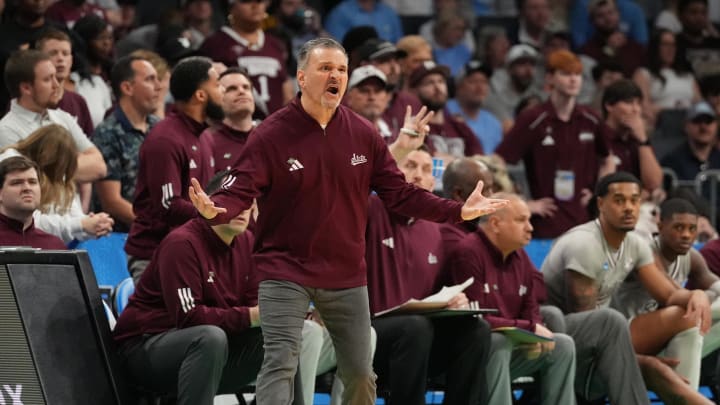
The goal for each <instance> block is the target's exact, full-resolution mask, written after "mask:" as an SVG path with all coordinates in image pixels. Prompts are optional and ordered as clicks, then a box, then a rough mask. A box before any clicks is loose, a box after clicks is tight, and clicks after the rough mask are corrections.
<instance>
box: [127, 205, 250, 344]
mask: <svg viewBox="0 0 720 405" xmlns="http://www.w3.org/2000/svg"><path fill="white" fill-rule="evenodd" d="M253 240H254V239H253V236H252V234H251V233H250V232H249V231H246V232H245V233H242V234H240V235H238V236H236V237H235V239H234V240H233V241H232V243H231V244H230V245H229V246H228V245H226V244H225V242H223V241H222V240H221V239H220V238H219V237H218V236H217V234H216V233H215V232H214V231H213V230H212V228H211V227H210V225H209V224H208V223H207V221H205V220H203V219H201V218H196V219H194V220H191V221H189V222H188V223H186V224H185V225H183V226H181V227H179V228H176V229H175V230H174V231H172V232H171V233H170V234H169V235H168V236H167V237H166V238H165V239H164V240H163V242H162V243H161V244H160V246H159V247H158V248H157V250H156V252H155V254H154V255H153V258H152V260H151V261H150V264H149V265H148V267H147V269H146V270H145V272H144V273H143V275H142V277H141V278H140V281H139V282H138V285H137V287H136V288H135V293H134V294H133V295H132V296H131V297H130V301H129V302H128V305H127V307H126V308H125V310H124V311H123V313H122V314H121V315H120V318H119V319H118V323H117V326H115V330H114V337H115V340H116V341H118V342H123V341H125V340H127V339H130V338H132V337H135V336H140V335H143V334H150V335H152V334H157V333H161V332H165V331H167V330H169V329H172V328H178V329H180V328H188V327H191V326H196V325H215V326H218V327H220V328H221V329H223V330H224V331H226V332H227V333H228V334H229V335H232V334H237V333H238V332H241V331H243V330H245V329H247V328H248V327H250V312H249V307H252V306H255V305H257V288H258V281H257V278H256V273H255V271H254V267H253V261H252V244H253Z"/></svg>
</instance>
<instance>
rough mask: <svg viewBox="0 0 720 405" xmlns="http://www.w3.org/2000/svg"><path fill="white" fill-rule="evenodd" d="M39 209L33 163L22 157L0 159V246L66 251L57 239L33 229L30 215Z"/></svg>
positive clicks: (35, 169) (37, 181) (36, 171)
mask: <svg viewBox="0 0 720 405" xmlns="http://www.w3.org/2000/svg"><path fill="white" fill-rule="evenodd" d="M0 159H2V158H1V157H0ZM39 206H40V180H38V167H37V165H36V164H35V162H33V161H32V160H30V159H28V158H26V157H23V156H12V157H9V158H7V159H2V160H0V246H29V247H33V248H39V249H65V248H66V247H65V244H64V243H63V242H62V241H61V240H60V238H58V237H56V236H53V235H50V234H49V233H45V232H43V231H41V230H39V229H36V228H35V223H34V221H33V212H35V210H36V209H38V207H39Z"/></svg>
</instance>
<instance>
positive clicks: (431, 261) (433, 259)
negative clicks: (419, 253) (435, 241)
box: [428, 253, 438, 264]
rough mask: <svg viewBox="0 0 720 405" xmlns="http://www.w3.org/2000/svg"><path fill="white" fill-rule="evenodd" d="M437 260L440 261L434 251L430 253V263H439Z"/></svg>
mask: <svg viewBox="0 0 720 405" xmlns="http://www.w3.org/2000/svg"><path fill="white" fill-rule="evenodd" d="M437 262H438V260H437V256H435V255H434V254H432V253H428V263H429V264H437Z"/></svg>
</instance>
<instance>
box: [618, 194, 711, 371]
mask: <svg viewBox="0 0 720 405" xmlns="http://www.w3.org/2000/svg"><path fill="white" fill-rule="evenodd" d="M697 224H698V211H697V209H696V208H695V206H693V205H692V203H691V202H690V201H688V200H685V199H682V198H672V199H669V200H665V201H664V202H663V203H662V204H661V205H660V222H659V223H658V235H657V236H656V237H655V240H654V243H653V245H652V247H653V251H654V253H655V265H656V266H657V267H658V268H659V269H660V270H662V271H664V272H665V273H667V275H668V276H670V278H672V280H673V281H675V282H676V283H677V284H678V285H685V284H686V283H687V288H698V289H700V290H704V291H705V294H707V296H708V299H709V300H710V302H711V303H712V306H711V308H712V319H713V323H715V322H716V321H717V320H718V319H720V300H718V298H720V278H718V276H716V275H715V274H714V273H713V272H711V271H710V269H708V265H707V262H705V259H704V258H703V256H702V255H701V254H700V252H698V251H697V250H695V249H694V248H693V247H692V245H693V242H694V241H695V237H696V236H697V232H698V227H697ZM621 291H622V292H623V294H622V295H620V294H618V297H619V298H622V299H623V301H622V306H623V307H624V308H626V309H627V311H628V312H629V313H646V312H649V311H655V310H657V309H658V308H659V305H658V303H657V301H655V300H654V299H652V297H651V296H650V295H648V294H647V292H645V291H644V290H640V289H638V288H637V283H630V282H626V283H624V284H623V288H622V289H621ZM718 348H720V326H718V325H717V324H716V325H714V326H713V327H712V328H710V332H708V334H707V335H705V337H704V339H703V345H702V357H705V356H707V355H708V354H710V353H711V352H713V351H715V350H716V349H718ZM666 354H667V353H666Z"/></svg>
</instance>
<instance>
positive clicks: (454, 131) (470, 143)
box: [425, 108, 483, 156]
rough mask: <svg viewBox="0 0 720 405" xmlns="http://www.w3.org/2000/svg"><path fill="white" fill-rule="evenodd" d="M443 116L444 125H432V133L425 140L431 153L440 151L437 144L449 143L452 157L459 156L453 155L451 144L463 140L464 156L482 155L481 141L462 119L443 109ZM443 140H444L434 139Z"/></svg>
mask: <svg viewBox="0 0 720 405" xmlns="http://www.w3.org/2000/svg"><path fill="white" fill-rule="evenodd" d="M441 114H443V116H444V118H445V119H444V121H443V123H442V124H430V132H428V136H427V137H426V138H425V145H427V147H428V148H429V149H430V152H431V153H433V154H434V153H435V152H437V151H438V148H437V146H438V145H436V142H441V143H447V145H448V146H449V150H448V151H447V152H448V153H450V154H451V155H457V154H456V153H453V150H454V148H453V146H452V143H451V142H454V141H453V140H460V139H461V140H462V142H461V143H462V145H463V156H473V155H482V154H483V148H482V145H481V144H480V141H479V140H478V139H477V137H476V136H475V134H474V133H473V131H472V129H470V127H468V126H467V124H466V123H465V122H464V121H462V120H461V119H460V118H458V117H455V116H453V115H451V114H450V112H449V111H448V110H447V109H446V108H443V110H442V112H441ZM437 137H439V138H443V140H438V139H433V138H437Z"/></svg>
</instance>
